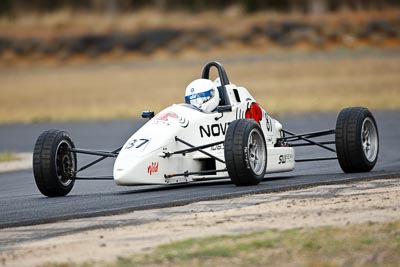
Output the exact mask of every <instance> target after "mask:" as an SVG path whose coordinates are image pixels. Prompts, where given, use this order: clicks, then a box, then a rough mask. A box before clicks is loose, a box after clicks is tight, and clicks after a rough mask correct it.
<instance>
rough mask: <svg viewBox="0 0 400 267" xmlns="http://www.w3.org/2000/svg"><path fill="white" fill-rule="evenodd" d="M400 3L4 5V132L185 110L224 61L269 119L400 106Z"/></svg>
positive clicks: (179, 0) (0, 31) (13, 0)
mask: <svg viewBox="0 0 400 267" xmlns="http://www.w3.org/2000/svg"><path fill="white" fill-rule="evenodd" d="M399 59H400V2H399V1H398V0H381V1H379V0H270V1H266V0H264V1H262V0H248V1H245V0H242V1H240V0H236V1H226V0H213V1H211V0H205V1H200V0H193V1H183V0H150V1H142V0H108V1H106V0H82V1H77V0H32V1H23V0H1V1H0V123H13V122H35V121H48V120H50V121H54V120H56V121H58V120H87V119H95V120H98V119H116V118H117V119H119V118H132V117H138V116H139V114H140V111H141V110H144V109H153V110H155V111H159V110H160V109H162V108H164V107H166V106H168V105H170V104H172V103H180V102H182V101H183V95H184V89H185V87H186V85H187V84H188V83H189V82H190V81H191V80H193V79H196V78H198V77H199V75H200V73H201V68H202V66H203V64H205V63H206V62H208V61H210V60H219V61H221V62H222V63H223V64H224V65H225V68H226V69H227V72H228V76H229V77H230V80H231V82H233V83H235V84H237V85H240V86H244V87H247V88H248V89H249V90H250V92H251V93H252V94H253V95H254V96H255V97H256V99H257V100H258V101H259V102H260V103H261V104H262V105H263V106H264V107H265V108H266V109H267V111H269V112H270V113H272V114H287V113H298V112H315V111H337V110H338V109H340V108H342V107H344V106H354V105H361V106H368V107H370V108H372V109H398V108H399V107H400V100H399V92H400V89H399V85H400V78H399V76H400V75H399V73H400V60H399Z"/></svg>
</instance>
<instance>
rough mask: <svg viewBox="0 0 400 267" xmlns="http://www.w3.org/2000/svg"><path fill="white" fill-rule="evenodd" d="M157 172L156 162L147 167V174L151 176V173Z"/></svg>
mask: <svg viewBox="0 0 400 267" xmlns="http://www.w3.org/2000/svg"><path fill="white" fill-rule="evenodd" d="M156 172H158V162H152V163H151V164H150V165H149V166H147V173H148V174H150V175H152V174H153V173H156Z"/></svg>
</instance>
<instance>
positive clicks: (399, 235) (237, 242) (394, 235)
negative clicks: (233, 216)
mask: <svg viewBox="0 0 400 267" xmlns="http://www.w3.org/2000/svg"><path fill="white" fill-rule="evenodd" d="M399 251H400V221H396V222H384V223H363V224H357V225H350V226H348V227H317V228H301V229H291V230H286V231H277V230H267V231H264V232H257V233H250V234H241V235H233V236H218V237H207V238H200V239H188V240H184V241H180V242H174V243H171V244H167V245H162V246H160V247H158V248H157V249H155V251H153V252H152V253H150V254H145V255H137V256H133V257H123V258H119V259H118V260H117V261H116V262H114V263H111V264H110V263H109V264H104V266H107V267H125V266H192V267H194V266H227V265H229V266H398V263H399V262H400V255H399V253H398V252H399ZM44 266H46V267H55V266H64V267H68V266H75V265H69V264H47V265H44ZM79 266H87V264H83V265H79Z"/></svg>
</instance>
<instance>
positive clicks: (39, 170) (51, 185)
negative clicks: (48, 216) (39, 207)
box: [33, 130, 77, 197]
mask: <svg viewBox="0 0 400 267" xmlns="http://www.w3.org/2000/svg"><path fill="white" fill-rule="evenodd" d="M68 148H75V145H74V143H73V142H72V140H71V138H70V136H69V134H68V133H67V132H64V131H59V130H48V131H45V132H43V133H42V134H41V135H40V136H39V137H38V139H37V140H36V144H35V149H34V151H33V175H34V177H35V182H36V186H37V187H38V189H39V191H40V192H41V193H42V194H43V195H45V196H48V197H59V196H65V195H67V194H68V193H69V192H70V191H71V189H72V187H73V186H74V183H75V172H76V166H77V161H76V154H75V153H74V152H69V151H66V150H65V149H68Z"/></svg>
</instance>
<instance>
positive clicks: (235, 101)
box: [33, 62, 379, 197]
mask: <svg viewBox="0 0 400 267" xmlns="http://www.w3.org/2000/svg"><path fill="white" fill-rule="evenodd" d="M212 68H216V70H217V72H218V76H219V77H218V78H217V79H215V80H214V81H211V80H210V69H212ZM185 95H186V96H185V103H182V104H174V105H172V106H170V107H167V108H166V109H164V110H162V111H161V112H159V113H158V114H156V115H154V112H151V111H146V112H143V113H142V117H143V118H148V119H149V121H148V122H147V123H146V124H145V125H143V126H142V127H141V128H140V129H139V130H138V131H136V132H135V133H133V135H132V136H131V137H130V138H129V139H128V140H127V141H126V142H125V144H124V145H123V146H121V147H119V148H117V149H115V150H113V151H108V152H106V151H98V150H87V149H80V148H76V147H75V145H74V142H73V141H72V139H71V137H70V135H69V134H68V133H67V132H65V131H60V130H48V131H45V132H43V133H42V134H41V135H40V136H39V137H38V139H37V141H36V144H35V148H34V152H33V173H34V177H35V181H36V185H37V187H38V188H39V190H40V192H41V193H42V194H44V195H46V196H49V197H55V196H64V195H67V194H68V193H69V192H70V191H71V189H72V187H73V186H74V183H75V181H76V180H85V179H91V180H92V179H98V180H104V179H113V180H114V181H115V182H116V183H117V184H118V185H124V186H131V185H149V184H176V183H188V182H193V181H200V180H210V179H222V178H230V179H231V181H232V182H233V183H234V184H235V185H238V186H246V185H256V184H258V183H259V182H260V181H261V180H262V179H263V178H264V176H265V174H268V173H276V172H289V171H292V170H293V169H294V168H295V162H307V161H322V160H336V159H337V160H338V161H339V164H340V166H341V168H342V170H343V171H344V172H346V173H347V172H367V171H370V170H371V169H372V168H373V167H374V166H375V163H376V162H377V159H378V152H379V137H378V129H377V125H376V122H375V119H374V117H373V115H372V114H371V112H370V111H369V110H368V109H367V108H363V107H351V108H346V109H343V110H342V111H341V112H340V113H339V116H338V117H337V122H336V127H335V129H331V130H324V131H318V132H309V133H302V134H296V133H293V132H291V131H288V130H286V129H284V128H283V127H282V124H281V123H279V122H278V121H277V120H275V119H273V118H272V117H270V116H269V115H268V113H267V112H266V111H265V110H264V109H263V108H262V107H261V106H260V104H259V103H257V101H256V100H255V99H254V97H253V96H252V95H251V94H250V93H249V92H248V91H247V90H246V88H244V87H239V86H236V85H235V84H233V83H230V81H229V79H228V75H227V73H226V72H225V69H224V67H223V66H222V65H221V64H220V63H218V62H209V63H208V64H206V65H205V66H204V68H203V70H202V74H201V78H200V79H198V80H195V81H193V82H192V83H190V84H189V86H188V87H187V88H186V94H185ZM328 135H331V136H333V137H334V138H332V139H334V140H332V141H316V139H315V138H317V137H321V136H328ZM299 146H317V147H320V148H322V149H325V150H327V151H330V152H333V153H334V155H332V156H331V157H320V158H304V159H297V158H296V157H295V147H299ZM78 154H89V155H94V156H99V158H97V159H96V160H94V161H93V162H90V163H89V164H85V165H84V166H80V167H79V168H78V165H77V155H78ZM109 157H113V158H116V160H115V163H114V169H113V176H112V177H107V176H103V177H81V176H79V173H80V172H81V171H83V170H86V169H87V168H89V167H92V166H93V165H95V164H97V163H98V162H100V161H102V160H104V159H106V158H109Z"/></svg>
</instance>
